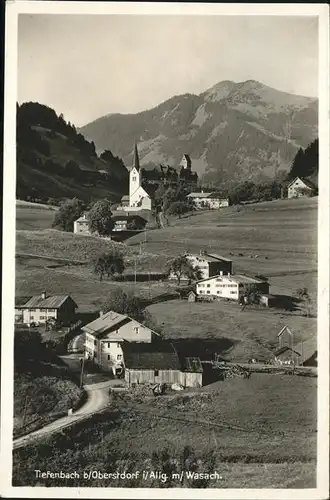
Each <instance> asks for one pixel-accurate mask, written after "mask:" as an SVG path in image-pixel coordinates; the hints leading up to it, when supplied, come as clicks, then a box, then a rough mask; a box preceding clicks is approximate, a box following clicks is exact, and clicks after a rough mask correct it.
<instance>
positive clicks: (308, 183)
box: [288, 177, 317, 189]
mask: <svg viewBox="0 0 330 500" xmlns="http://www.w3.org/2000/svg"><path fill="white" fill-rule="evenodd" d="M297 179H299V180H301V181H302V182H303V183H304V184H305V185H306V186H307V187H308V188H310V189H317V184H316V182H317V178H316V182H314V179H313V181H312V180H311V179H310V178H308V177H295V178H294V179H293V180H292V181H291V182H290V183H289V184H288V188H289V187H290V186H291V185H292V184H294V183H295V182H296V180H297Z"/></svg>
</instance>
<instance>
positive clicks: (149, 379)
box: [122, 339, 181, 386]
mask: <svg viewBox="0 0 330 500" xmlns="http://www.w3.org/2000/svg"><path fill="white" fill-rule="evenodd" d="M122 349H123V353H124V363H125V380H126V382H127V384H128V386H131V385H132V384H146V383H155V384H162V383H167V384H174V383H178V384H180V383H181V366H180V361H179V358H178V355H177V352H176V350H175V349H174V347H173V345H172V344H171V342H168V341H166V340H163V339H157V340H155V341H154V342H151V343H137V342H124V343H123V345H122Z"/></svg>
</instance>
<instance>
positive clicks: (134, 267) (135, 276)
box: [134, 255, 136, 289]
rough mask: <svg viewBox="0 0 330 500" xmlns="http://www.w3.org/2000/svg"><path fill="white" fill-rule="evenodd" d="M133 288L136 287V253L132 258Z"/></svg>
mask: <svg viewBox="0 0 330 500" xmlns="http://www.w3.org/2000/svg"><path fill="white" fill-rule="evenodd" d="M134 288H135V289H136V255H135V260H134Z"/></svg>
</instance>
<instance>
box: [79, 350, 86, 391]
mask: <svg viewBox="0 0 330 500" xmlns="http://www.w3.org/2000/svg"><path fill="white" fill-rule="evenodd" d="M80 360H81V371H80V386H79V387H80V389H82V388H83V385H84V367H85V356H83V357H82V358H80Z"/></svg>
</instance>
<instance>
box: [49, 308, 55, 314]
mask: <svg viewBox="0 0 330 500" xmlns="http://www.w3.org/2000/svg"><path fill="white" fill-rule="evenodd" d="M48 312H49V313H54V312H56V309H48Z"/></svg>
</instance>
